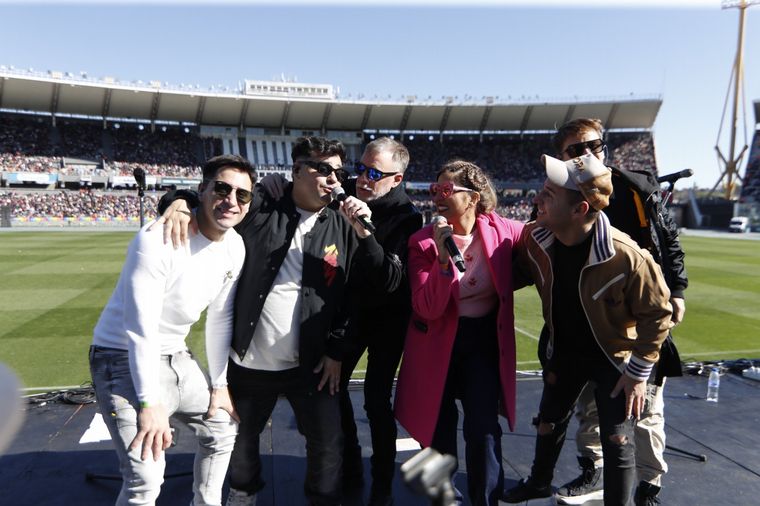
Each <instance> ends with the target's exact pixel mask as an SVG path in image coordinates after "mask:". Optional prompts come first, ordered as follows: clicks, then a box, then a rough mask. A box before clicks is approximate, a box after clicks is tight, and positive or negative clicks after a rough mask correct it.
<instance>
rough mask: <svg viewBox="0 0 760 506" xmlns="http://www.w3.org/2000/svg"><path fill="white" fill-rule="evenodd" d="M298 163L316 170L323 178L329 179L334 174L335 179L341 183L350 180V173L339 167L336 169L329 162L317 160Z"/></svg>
mask: <svg viewBox="0 0 760 506" xmlns="http://www.w3.org/2000/svg"><path fill="white" fill-rule="evenodd" d="M298 163H300V164H301V165H305V166H307V167H310V168H312V169H314V170H315V171H317V173H318V174H319V175H321V176H325V177H329V176H330V174H332V173H333V172H334V173H335V179H337V180H338V182H339V183H343V182H344V181H345V180H346V179H348V172H347V171H346V170H345V169H344V168H343V167H338V168H337V169H336V168H335V167H333V166H332V165H330V164H329V163H327V162H320V161H317V160H299V161H298Z"/></svg>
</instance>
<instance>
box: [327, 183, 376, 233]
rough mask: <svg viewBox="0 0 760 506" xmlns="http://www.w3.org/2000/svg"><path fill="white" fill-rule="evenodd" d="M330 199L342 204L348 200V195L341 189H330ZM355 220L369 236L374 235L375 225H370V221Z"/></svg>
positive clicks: (338, 187) (365, 219) (363, 218)
mask: <svg viewBox="0 0 760 506" xmlns="http://www.w3.org/2000/svg"><path fill="white" fill-rule="evenodd" d="M332 198H334V199H335V200H337V201H338V202H343V201H344V200H346V199H347V198H348V195H347V194H346V191H345V190H344V189H343V188H342V187H340V186H336V187H335V188H333V189H332ZM356 219H357V220H359V223H361V226H362V227H364V230H366V231H368V232H369V233H371V234H374V233H375V230H376V229H375V225H373V224H372V221H370V219H369V218H367V217H366V216H357V217H356Z"/></svg>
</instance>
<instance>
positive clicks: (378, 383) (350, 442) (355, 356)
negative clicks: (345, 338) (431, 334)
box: [340, 327, 406, 494]
mask: <svg viewBox="0 0 760 506" xmlns="http://www.w3.org/2000/svg"><path fill="white" fill-rule="evenodd" d="M405 332H406V329H405V328H401V327H400V329H399V330H398V331H395V332H388V333H386V334H384V335H382V336H373V337H372V338H370V339H368V340H367V342H366V343H364V344H363V345H359V346H358V347H357V348H356V349H354V350H353V352H352V353H351V354H350V356H347V357H346V358H345V360H344V361H343V367H342V369H341V386H340V409H341V419H342V423H343V435H344V437H345V452H344V458H343V461H344V463H345V475H346V476H348V475H350V474H351V473H352V472H355V473H357V474H358V473H360V472H361V470H362V466H361V446H360V445H359V439H358V437H357V434H356V422H355V421H354V409H353V406H352V405H351V399H350V397H349V395H348V381H349V379H350V378H351V373H352V372H353V370H354V368H355V367H356V364H357V362H358V361H359V359H360V358H361V356H362V354H363V353H364V350H365V349H366V350H367V371H366V373H365V376H364V410H365V411H366V412H367V418H368V419H369V428H370V432H371V437H372V460H371V463H372V487H373V489H374V490H375V491H377V492H378V493H383V494H390V493H391V489H392V485H393V476H394V474H395V471H396V436H397V434H398V430H397V428H396V419H395V417H394V415H393V404H392V402H391V397H392V395H393V380H394V379H395V377H396V370H397V369H398V364H399V362H400V361H401V354H402V352H403V351H404V337H405ZM352 479H356V478H352Z"/></svg>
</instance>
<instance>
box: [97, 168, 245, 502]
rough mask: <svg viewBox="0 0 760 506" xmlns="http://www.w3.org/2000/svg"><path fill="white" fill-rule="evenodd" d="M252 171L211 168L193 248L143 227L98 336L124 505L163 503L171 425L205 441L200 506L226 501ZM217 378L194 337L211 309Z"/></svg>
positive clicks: (103, 397)
mask: <svg viewBox="0 0 760 506" xmlns="http://www.w3.org/2000/svg"><path fill="white" fill-rule="evenodd" d="M253 178H254V175H253V168H252V167H251V165H250V164H249V163H248V162H247V161H246V160H244V159H243V158H241V157H239V156H218V157H215V158H212V159H210V160H209V161H208V162H206V164H205V166H204V167H203V182H202V183H201V185H200V188H199V190H200V194H199V200H200V204H199V206H198V211H197V222H198V228H199V230H200V233H199V234H197V235H195V236H193V237H191V238H190V240H189V244H188V247H187V248H180V249H174V248H172V247H171V246H169V245H165V244H164V242H163V238H162V234H161V230H160V229H156V230H154V231H149V230H147V227H146V228H145V229H142V230H140V231H139V232H138V233H137V235H136V236H135V238H134V239H133V240H132V242H131V243H130V245H129V249H128V251H127V259H126V262H125V263H124V268H123V269H122V272H121V276H120V277H119V281H118V284H117V286H116V289H115V290H114V292H113V295H112V296H111V299H110V300H109V302H108V304H107V305H106V307H105V309H104V310H103V313H102V314H101V316H100V319H99V321H98V323H97V325H96V327H95V330H94V337H93V342H92V346H91V347H90V370H91V374H92V380H93V384H94V386H95V393H96V396H97V400H98V406H99V409H100V411H101V413H102V415H103V420H104V421H105V423H106V426H107V427H108V430H109V432H110V434H111V438H112V440H113V441H114V444H115V446H116V453H117V455H118V457H119V462H120V469H121V472H122V477H123V480H122V488H121V492H120V494H119V497H118V499H117V500H116V504H119V505H122V504H154V503H155V501H156V498H157V497H158V495H159V492H160V488H161V484H162V482H163V476H164V467H165V459H164V450H165V449H166V448H167V447H168V446H169V445H170V443H171V441H172V433H171V428H170V427H169V418H170V417H171V418H173V419H177V420H179V421H181V422H183V423H185V424H187V425H189V426H190V427H191V428H192V429H193V431H194V432H195V435H196V437H197V438H198V443H199V446H198V451H197V454H196V459H195V462H196V464H195V471H194V484H193V494H194V498H193V504H209V505H212V504H217V505H219V504H221V500H222V485H223V483H224V477H225V474H226V472H227V465H228V462H229V460H230V454H231V452H232V448H233V445H234V442H235V433H236V432H237V428H236V423H235V421H234V420H237V414H236V412H235V408H234V407H233V404H232V402H231V400H230V394H229V392H228V389H227V357H228V355H229V348H230V341H231V340H232V319H233V313H232V309H233V301H234V294H235V289H236V286H237V283H238V278H239V276H240V271H241V268H242V266H243V260H244V257H245V246H244V245H243V240H242V239H241V238H240V236H239V235H238V234H237V232H235V231H234V230H232V227H234V226H235V225H237V224H238V223H240V222H241V220H242V219H243V217H244V216H245V214H246V212H247V211H248V207H249V203H250V201H251V188H252V185H253ZM206 308H208V312H207V317H206V352H207V356H208V365H209V376H210V380H208V379H207V377H206V375H205V374H204V372H203V371H202V370H201V367H200V365H199V364H198V362H197V361H196V359H195V358H193V356H192V354H191V353H190V351H189V350H188V348H187V346H186V344H185V339H186V338H187V335H188V333H189V332H190V327H191V326H192V325H193V324H194V323H196V322H197V321H198V320H199V319H200V316H201V313H202V312H203V310H205V309H206Z"/></svg>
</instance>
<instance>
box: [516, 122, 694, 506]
mask: <svg viewBox="0 0 760 506" xmlns="http://www.w3.org/2000/svg"><path fill="white" fill-rule="evenodd" d="M553 143H554V148H555V149H556V151H557V153H558V155H559V158H562V159H563V160H570V159H572V158H575V157H578V156H582V155H585V154H589V153H592V154H594V155H595V156H596V157H597V158H598V159H600V160H601V161H602V162H604V161H605V158H606V152H607V151H606V144H605V142H604V140H603V125H602V122H601V121H600V120H598V119H588V118H580V119H574V120H572V121H569V122H568V123H565V124H564V125H562V126H561V127H560V128H559V129H558V131H557V133H556V134H555V136H554V139H553ZM610 169H611V170H612V184H613V194H612V198H611V199H610V205H609V206H608V207H607V208H606V209H605V210H604V212H605V214H607V216H608V217H609V219H610V223H611V224H612V225H613V226H614V227H616V228H618V229H620V230H622V231H623V232H625V233H627V234H628V235H630V236H631V238H633V239H634V240H635V241H636V242H637V243H638V244H639V246H641V247H642V248H645V249H647V250H648V251H649V252H650V253H651V254H652V256H653V257H654V259H655V261H656V262H657V263H659V264H660V266H661V267H662V271H663V274H664V277H665V281H666V283H667V285H668V288H669V289H670V292H671V300H670V302H671V305H672V307H673V314H672V318H671V320H672V322H673V323H675V324H676V325H677V324H678V323H680V322H681V320H682V319H683V315H684V312H685V310H686V304H685V302H684V290H685V289H686V287H687V286H688V279H687V277H686V269H685V266H684V252H683V249H682V248H681V243H680V241H679V238H678V228H677V227H676V225H675V223H673V220H672V218H671V217H670V214H669V213H668V212H667V210H666V209H665V208H664V206H663V205H662V202H661V201H660V198H659V195H660V189H659V185H658V184H657V181H656V179H655V178H654V175H652V174H648V173H642V172H636V171H629V170H625V169H620V168H617V167H610ZM545 334H546V333H545V332H543V331H542V333H541V341H540V342H539V359H540V360H541V361H542V364H543V363H544V360H546V341H547V338H546V336H545ZM680 374H681V364H680V359H679V358H678V353H677V351H676V350H675V345H674V344H673V341H672V338H671V336H668V338H667V340H666V342H665V343H664V344H663V346H662V350H661V356H660V361H659V362H658V364H657V366H656V373H655V378H650V383H649V384H648V385H647V402H646V405H645V407H644V412H643V413H642V415H641V419H640V420H639V421H638V422H637V424H636V427H635V432H634V435H635V441H636V469H637V472H638V478H639V480H640V482H639V485H638V488H637V490H636V495H635V501H636V505H637V506H638V505H649V504H657V503H658V502H659V500H658V499H657V494H658V493H659V491H660V487H661V479H662V475H663V474H664V473H665V472H667V469H668V468H667V464H666V463H665V460H664V457H663V452H664V450H665V419H664V400H663V383H664V376H678V375H680ZM576 416H577V418H578V420H579V422H580V423H579V427H578V431H577V433H576V444H577V447H578V452H579V453H580V456H579V457H578V463H579V464H580V467H581V474H580V475H579V476H578V477H577V478H575V479H573V480H571V481H570V482H568V483H566V484H564V485H563V486H561V487H560V488H559V489H558V491H557V494H556V495H555V497H556V499H557V502H558V503H560V504H583V503H584V502H586V501H590V500H594V499H601V498H602V492H603V486H602V485H603V484H602V465H603V460H602V451H601V443H600V441H599V418H598V415H597V409H596V402H595V401H594V387H593V386H586V388H585V389H584V390H583V392H582V393H581V395H580V397H579V399H578V402H577V413H576ZM510 492H511V493H510ZM548 495H551V490H530V487H523V488H522V489H520V488H519V487H516V489H513V490H511V491H508V492H507V494H506V496H505V500H507V501H508V502H523V501H525V500H527V499H529V498H535V497H547V496H548Z"/></svg>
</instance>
